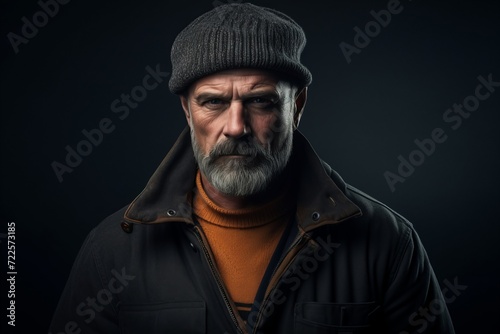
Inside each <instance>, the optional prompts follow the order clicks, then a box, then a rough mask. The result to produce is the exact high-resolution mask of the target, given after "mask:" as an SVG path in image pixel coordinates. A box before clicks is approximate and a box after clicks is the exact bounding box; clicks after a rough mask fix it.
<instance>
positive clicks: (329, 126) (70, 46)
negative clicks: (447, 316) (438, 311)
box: [0, 0, 500, 333]
mask: <svg viewBox="0 0 500 334" xmlns="http://www.w3.org/2000/svg"><path fill="white" fill-rule="evenodd" d="M225 2H226V1H225ZM254 3H255V4H260V5H266V6H269V7H272V8H275V9H278V10H281V11H283V12H285V13H287V14H288V15H290V16H291V17H293V18H294V19H295V20H296V21H297V22H298V23H299V24H300V25H302V26H303V28H304V30H305V32H306V34H307V36H308V45H307V47H306V50H305V51H304V54H303V59H302V60H303V63H304V64H305V65H306V66H308V67H309V69H310V70H311V72H312V73H313V83H312V85H311V87H310V90H309V101H308V104H307V106H306V112H305V114H304V117H303V120H302V124H301V126H300V128H301V130H302V131H303V133H304V134H305V135H306V136H307V137H308V138H309V140H310V141H311V142H312V144H313V146H314V147H315V148H316V150H317V152H318V153H319V154H320V156H321V157H322V158H323V159H324V160H326V161H327V162H329V163H330V164H331V165H332V166H333V167H334V168H335V169H336V170H337V171H338V172H339V173H340V174H341V175H342V176H343V177H344V179H345V180H346V181H347V182H349V183H351V184H353V185H354V186H356V187H358V188H360V189H362V190H364V191H365V192H367V193H369V194H371V195H372V196H374V197H376V198H377V199H379V200H381V201H383V202H385V203H386V204H388V205H389V206H390V207H392V208H394V209H395V210H397V211H399V212H400V213H401V214H403V215H404V216H406V217H407V218H408V219H409V220H411V221H412V222H413V223H414V225H415V227H416V229H417V231H418V232H419V234H420V236H421V239H422V241H423V243H424V245H425V246H426V249H427V252H428V254H429V257H430V259H431V262H432V263H433V266H434V269H435V271H436V274H437V276H438V279H439V281H440V282H443V281H444V280H445V279H448V280H450V281H453V279H454V278H455V277H457V279H458V282H459V283H460V284H462V285H467V289H466V290H465V291H463V293H462V294H461V295H460V296H459V297H458V298H457V299H456V301H455V302H453V303H451V304H449V305H448V307H449V309H450V312H451V315H452V317H453V319H454V323H455V327H456V330H457V333H493V332H498V330H497V329H496V328H498V325H497V318H498V313H499V311H500V308H499V306H498V303H499V301H500V298H499V295H500V293H499V292H500V289H499V283H498V282H499V279H498V264H499V263H500V261H499V260H500V259H499V257H500V256H499V251H498V248H497V244H498V237H499V232H500V228H499V219H498V215H497V214H496V213H497V207H498V205H499V203H498V201H499V199H500V196H499V195H498V193H499V192H498V187H499V185H500V181H499V180H500V179H499V178H498V176H497V173H498V170H499V169H500V168H499V167H500V160H499V144H500V140H499V139H500V131H499V130H498V126H499V124H500V123H499V121H500V116H499V105H500V87H499V88H498V89H497V91H495V92H494V93H493V94H492V95H491V97H490V98H488V99H487V100H485V101H482V102H481V104H480V106H479V108H478V110H477V111H475V112H474V113H473V114H472V115H471V116H470V118H468V119H466V120H464V122H463V124H462V125H461V127H460V128H459V129H457V130H451V129H450V127H449V125H447V124H445V123H444V122H443V120H442V115H443V113H444V112H445V110H446V109H447V108H449V107H451V106H452V105H453V103H461V102H462V101H463V99H464V98H465V97H467V96H468V95H471V94H473V93H474V89H475V87H476V86H477V84H478V80H477V77H478V76H479V75H482V76H485V77H486V76H487V75H488V74H490V73H491V74H492V75H493V79H494V80H495V81H500V68H499V66H498V59H500V48H499V41H500V39H499V32H500V30H499V22H500V17H499V14H498V13H499V11H498V9H497V8H496V7H495V5H494V2H493V1H491V2H485V1H476V2H465V1H464V2H455V1H453V2H451V1H450V2H449V3H439V4H437V3H436V2H431V1H423V0H413V1H409V0H403V1H401V4H402V5H403V11H402V12H401V13H400V14H398V15H394V16H393V17H392V20H391V22H390V24H389V25H388V26H387V27H385V28H383V29H382V31H381V32H380V33H379V35H378V36H376V37H374V38H373V39H372V41H371V43H370V44H369V45H368V46H367V47H366V48H364V49H362V50H361V53H360V54H357V55H356V54H355V55H353V57H352V62H351V63H350V64H348V63H347V62H346V60H345V58H344V57H343V55H342V52H341V50H340V48H339V43H340V42H342V41H344V42H346V43H350V44H352V43H353V38H354V34H355V33H354V30H353V28H354V27H355V26H359V27H361V28H363V27H364V25H365V24H366V23H367V22H369V21H371V20H373V18H372V17H371V15H370V11H371V10H375V11H379V10H381V9H384V8H386V6H387V1H385V0H384V1H378V0H377V1H370V2H368V1H365V2H359V1H356V2H353V1H346V0H344V1H334V2H326V1H312V0H311V1H284V0H281V1H277V0H275V1H267V2H264V1H255V2H254ZM213 7H214V5H213V3H212V1H209V0H207V1H192V0H183V1H176V2H162V3H160V1H157V2H152V1H150V2H147V1H146V2H145V1H141V2H139V1H136V2H128V1H127V2H124V1H105V2H99V1H94V0H93V1H72V2H70V3H68V4H66V5H64V6H61V8H60V9H59V13H58V14H57V15H56V16H55V17H54V18H51V19H50V20H49V22H48V24H47V25H46V26H45V27H43V28H40V29H39V32H38V34H37V35H36V36H35V37H34V38H32V39H31V40H30V41H29V43H28V44H26V45H20V47H19V53H18V54H15V53H14V51H13V49H12V47H11V45H10V43H9V41H8V39H7V37H6V36H7V33H8V32H14V33H16V34H20V31H21V27H22V22H21V18H22V17H23V16H26V17H28V18H29V19H30V20H31V18H32V16H33V14H34V13H36V12H37V11H39V10H40V7H39V5H38V4H37V3H36V1H24V2H15V1H10V2H3V3H2V8H1V16H2V32H1V33H2V36H3V37H2V38H3V40H2V41H3V42H2V44H1V46H2V62H1V91H0V94H1V111H2V119H1V161H2V162H1V164H2V173H1V177H2V179H1V184H2V187H1V216H0V218H1V223H2V226H4V227H2V230H1V231H0V232H1V233H6V227H5V225H6V223H7V222H8V221H15V222H16V227H17V230H16V231H17V235H16V237H17V240H16V246H17V252H16V263H17V272H18V276H17V287H16V289H17V293H16V304H17V326H16V329H17V331H18V332H20V333H21V332H22V333H28V332H29V333H34V332H38V333H40V332H46V331H47V328H48V324H49V322H50V318H51V315H52V312H53V310H54V308H55V306H56V303H57V301H58V298H59V295H60V293H61V291H62V288H63V286H64V283H65V281H66V279H67V276H68V274H69V271H70V267H71V264H72V262H73V260H74V258H75V256H76V254H77V252H78V249H79V247H80V246H81V243H82V241H83V239H84V238H85V236H86V235H87V233H88V232H89V231H90V229H91V228H92V227H94V226H95V225H96V224H98V223H99V222H100V221H101V220H102V219H103V218H104V217H106V216H107V215H109V214H111V213H112V212H114V211H116V210H118V209H119V208H121V207H122V206H124V205H126V204H127V203H128V202H130V201H131V200H132V199H133V198H134V197H135V196H136V195H137V194H138V193H139V192H140V191H141V190H142V188H143V186H144V185H145V183H146V182H147V180H148V178H149V177H150V175H151V174H152V173H153V171H154V170H155V168H156V166H157V165H158V164H159V162H160V161H161V159H162V158H163V156H164V155H165V154H166V152H167V151H168V149H169V148H170V146H171V145H172V143H173V142H174V140H175V138H176V137H177V135H178V134H179V132H180V131H181V129H182V128H183V127H184V125H185V120H184V118H183V115H182V112H181V109H180V106H179V103H178V99H177V97H175V96H173V95H171V94H170V93H169V92H168V89H167V85H166V82H164V83H163V84H161V85H160V86H159V87H158V88H157V89H156V90H154V91H151V92H149V94H148V96H147V98H146V99H145V100H144V101H143V102H141V103H140V105H139V106H138V107H137V108H136V109H134V110H131V113H130V115H129V116H128V117H127V118H126V119H124V120H119V119H118V117H117V115H116V114H113V113H112V111H111V109H110V104H111V102H112V101H113V100H115V99H116V98H119V97H120V94H122V93H130V90H131V89H132V88H133V87H135V86H136V85H138V84H141V82H142V78H143V77H144V76H145V75H146V71H145V67H146V66H148V65H149V66H151V67H155V65H156V64H160V68H161V69H162V70H164V71H170V61H169V50H170V46H171V43H172V41H173V39H174V38H175V36H176V34H177V33H178V32H179V31H180V30H181V29H182V28H183V27H184V26H185V25H187V24H188V23H189V22H190V21H191V20H193V19H194V18H195V17H197V16H198V15H200V14H202V13H203V12H205V11H207V10H210V9H212V8H213ZM105 117H108V118H110V119H112V120H113V124H115V126H116V128H115V130H114V131H113V132H112V133H110V134H107V135H105V136H104V140H103V142H102V143H101V144H100V145H99V146H98V147H95V148H94V150H93V152H92V154H90V155H89V156H87V157H85V158H84V159H83V162H82V163H81V165H80V166H78V167H76V168H75V169H74V171H73V172H72V173H71V174H65V175H64V181H63V182H62V183H59V182H58V180H57V178H56V176H55V174H54V172H53V170H52V168H51V163H52V162H53V161H59V162H63V161H64V158H65V154H66V151H65V149H64V148H65V146H66V145H70V146H72V147H75V146H76V144H77V143H78V142H79V141H80V140H82V139H84V137H83V135H82V133H81V131H82V130H83V129H87V130H90V129H92V128H95V127H96V126H97V125H98V123H99V121H100V120H101V119H102V118H105ZM436 127H442V128H443V129H444V130H445V132H446V134H447V135H448V139H447V141H446V142H444V143H442V144H439V145H437V147H436V150H435V152H434V154H432V155H431V156H429V157H427V158H426V160H425V162H424V163H423V164H422V165H421V166H419V167H417V168H416V170H415V172H414V173H413V174H412V175H411V176H410V177H408V178H407V180H406V181H405V182H404V183H402V184H401V183H399V184H397V185H396V191H395V192H391V191H390V189H389V187H388V185H387V183H386V181H385V179H384V176H383V173H384V172H385V171H387V170H390V171H392V172H396V169H397V166H398V160H397V158H398V156H399V155H403V156H404V157H408V155H409V154H410V153H411V152H412V151H413V150H414V149H415V148H416V146H415V144H414V143H413V141H414V140H415V139H417V138H418V139H423V138H427V137H429V136H430V133H431V131H432V130H433V129H434V128H436ZM117 251H119V250H117ZM2 254H6V251H5V242H2ZM4 258H5V257H3V256H2V259H4ZM2 261H4V260H2ZM3 268H5V266H4V267H3ZM5 270H6V269H5ZM3 275H4V274H3ZM2 280H3V279H2ZM3 281H4V280H3ZM4 282H5V281H4ZM1 294H2V295H6V291H5V293H4V291H2V292H1ZM4 298H5V297H4ZM4 307H6V304H5V303H4V304H2V309H4V310H5V308H4ZM4 312H6V311H4ZM2 318H3V319H4V320H2V326H4V325H5V323H6V318H5V315H2ZM9 330H11V329H9Z"/></svg>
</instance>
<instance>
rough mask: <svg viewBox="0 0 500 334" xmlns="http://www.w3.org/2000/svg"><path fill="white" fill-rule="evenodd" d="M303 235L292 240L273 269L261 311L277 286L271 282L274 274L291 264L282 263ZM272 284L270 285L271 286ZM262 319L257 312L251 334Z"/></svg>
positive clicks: (290, 261) (255, 330)
mask: <svg viewBox="0 0 500 334" xmlns="http://www.w3.org/2000/svg"><path fill="white" fill-rule="evenodd" d="M304 239H305V238H304V234H300V235H299V236H297V238H296V239H295V240H294V242H293V243H292V245H291V246H290V247H289V248H288V250H287V251H286V252H285V254H284V256H282V257H281V259H280V261H279V262H278V264H277V265H276V267H275V268H274V270H273V273H272V275H271V280H270V284H269V287H268V288H267V289H266V293H265V295H264V300H263V301H262V304H261V309H263V306H264V305H266V303H267V301H268V299H269V296H270V292H271V291H272V290H273V289H274V287H275V286H276V285H277V284H278V281H276V282H273V280H274V279H275V276H276V272H277V271H278V269H280V267H282V266H287V265H288V264H290V263H292V260H293V258H292V259H290V260H289V261H288V262H287V263H286V264H284V261H285V259H286V258H287V256H288V255H289V254H290V253H291V252H292V251H293V250H295V249H294V248H297V247H298V245H299V244H300V243H301V242H302V241H304ZM301 249H302V248H297V249H296V251H297V253H298V252H299V251H300V250H301ZM271 284H272V285H271ZM261 318H262V312H259V314H258V315H257V320H256V321H255V325H254V326H253V330H252V333H253V334H255V333H257V328H258V327H259V326H258V325H259V323H260V320H261Z"/></svg>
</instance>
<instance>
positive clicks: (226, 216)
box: [193, 170, 292, 229]
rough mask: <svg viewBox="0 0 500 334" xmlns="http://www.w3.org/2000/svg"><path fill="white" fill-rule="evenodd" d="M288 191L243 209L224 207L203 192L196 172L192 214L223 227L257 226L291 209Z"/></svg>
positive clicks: (273, 219)
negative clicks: (265, 201) (260, 203)
mask: <svg viewBox="0 0 500 334" xmlns="http://www.w3.org/2000/svg"><path fill="white" fill-rule="evenodd" d="M291 204H292V201H291V200H290V198H289V192H287V191H282V192H281V194H280V195H279V196H278V197H276V198H275V199H273V200H271V201H270V202H267V203H264V204H262V205H258V206H252V207H249V208H245V209H226V208H223V207H221V206H219V205H217V204H216V203H215V202H213V201H212V200H211V199H210V198H209V197H208V195H207V193H206V192H205V189H204V188H203V184H202V181H201V173H200V171H199V170H198V171H197V173H196V187H195V194H194V199H193V210H194V214H195V215H196V216H197V217H199V218H201V219H203V220H205V221H207V222H208V223H210V224H213V225H217V226H220V227H225V228H235V229H249V228H258V227H260V226H264V225H267V224H270V223H273V222H275V221H278V220H280V218H282V217H284V216H285V215H287V214H290V212H291V210H292V205H291Z"/></svg>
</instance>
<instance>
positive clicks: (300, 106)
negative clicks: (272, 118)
mask: <svg viewBox="0 0 500 334" xmlns="http://www.w3.org/2000/svg"><path fill="white" fill-rule="evenodd" d="M306 101H307V87H304V88H302V90H301V91H300V92H299V93H298V94H297V96H296V97H295V114H294V115H293V126H294V128H295V129H297V128H298V127H299V123H300V118H301V117H302V113H303V112H304V107H305V106H306Z"/></svg>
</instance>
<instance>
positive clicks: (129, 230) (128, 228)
mask: <svg viewBox="0 0 500 334" xmlns="http://www.w3.org/2000/svg"><path fill="white" fill-rule="evenodd" d="M121 227H122V230H123V231H125V232H126V233H132V230H133V229H134V226H133V225H132V224H130V223H127V222H123V223H121Z"/></svg>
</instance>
